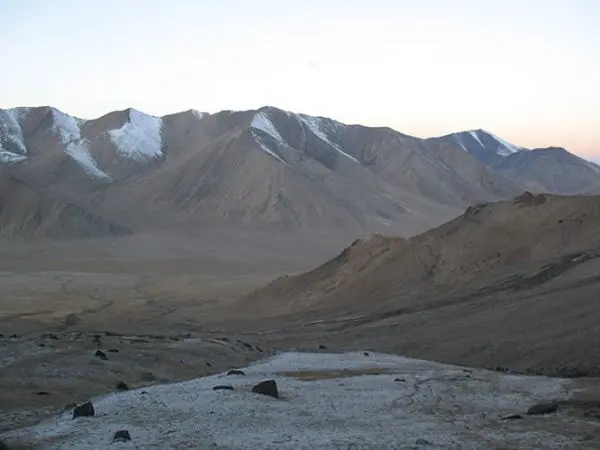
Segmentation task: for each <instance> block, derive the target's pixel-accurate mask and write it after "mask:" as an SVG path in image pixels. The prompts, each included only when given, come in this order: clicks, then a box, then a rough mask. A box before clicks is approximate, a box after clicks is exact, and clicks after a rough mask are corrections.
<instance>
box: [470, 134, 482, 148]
mask: <svg viewBox="0 0 600 450" xmlns="http://www.w3.org/2000/svg"><path fill="white" fill-rule="evenodd" d="M469 134H470V135H471V137H473V139H475V140H476V141H477V142H479V145H481V146H482V147H485V145H483V142H481V139H479V136H478V135H477V132H476V131H469Z"/></svg>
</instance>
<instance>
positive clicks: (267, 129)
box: [250, 112, 285, 144]
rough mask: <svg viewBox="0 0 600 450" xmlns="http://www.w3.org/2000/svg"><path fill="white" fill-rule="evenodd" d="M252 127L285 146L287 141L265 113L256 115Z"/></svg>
mask: <svg viewBox="0 0 600 450" xmlns="http://www.w3.org/2000/svg"><path fill="white" fill-rule="evenodd" d="M250 127H251V128H254V129H255V130H260V131H262V132H263V133H266V134H268V135H269V136H271V137H272V138H273V139H275V141H277V142H278V143H282V144H285V139H283V137H282V136H281V134H279V131H277V128H275V125H273V122H271V119H269V116H268V115H267V114H266V113H265V112H259V113H257V114H255V115H254V118H253V119H252V123H251V124H250Z"/></svg>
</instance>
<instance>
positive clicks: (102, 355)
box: [94, 350, 108, 361]
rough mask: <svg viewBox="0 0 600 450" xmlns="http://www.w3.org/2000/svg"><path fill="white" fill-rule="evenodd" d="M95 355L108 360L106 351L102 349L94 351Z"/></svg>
mask: <svg viewBox="0 0 600 450" xmlns="http://www.w3.org/2000/svg"><path fill="white" fill-rule="evenodd" d="M94 356H95V357H96V358H99V359H101V360H102V361H106V360H107V359H108V358H107V357H106V353H104V352H103V351H102V350H96V353H94Z"/></svg>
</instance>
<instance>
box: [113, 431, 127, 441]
mask: <svg viewBox="0 0 600 450" xmlns="http://www.w3.org/2000/svg"><path fill="white" fill-rule="evenodd" d="M130 440H131V435H130V434H129V431H127V430H119V431H117V432H116V433H115V435H114V436H113V441H121V442H125V441H130Z"/></svg>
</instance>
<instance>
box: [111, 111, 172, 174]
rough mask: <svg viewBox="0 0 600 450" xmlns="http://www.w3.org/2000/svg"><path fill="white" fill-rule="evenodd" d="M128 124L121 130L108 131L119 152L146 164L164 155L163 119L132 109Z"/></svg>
mask: <svg viewBox="0 0 600 450" xmlns="http://www.w3.org/2000/svg"><path fill="white" fill-rule="evenodd" d="M128 116H129V117H128V120H127V122H126V123H125V124H124V125H123V126H122V127H121V128H119V129H116V130H110V131H108V135H109V137H110V139H111V141H112V142H113V144H114V145H115V147H116V148H117V152H118V153H119V154H120V155H122V156H124V157H127V158H130V159H133V160H135V161H137V162H140V163H144V162H148V161H150V160H152V159H155V158H160V157H161V156H162V155H163V153H162V119H161V118H160V117H154V116H150V115H147V114H144V113H142V112H140V111H137V110H135V109H130V110H129V114H128Z"/></svg>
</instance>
